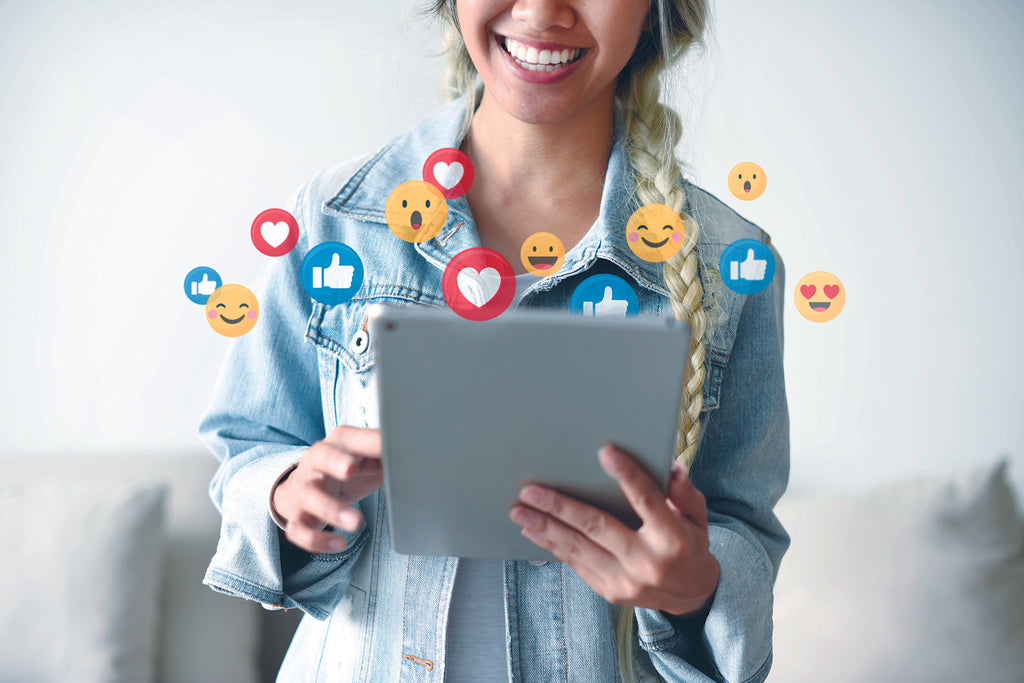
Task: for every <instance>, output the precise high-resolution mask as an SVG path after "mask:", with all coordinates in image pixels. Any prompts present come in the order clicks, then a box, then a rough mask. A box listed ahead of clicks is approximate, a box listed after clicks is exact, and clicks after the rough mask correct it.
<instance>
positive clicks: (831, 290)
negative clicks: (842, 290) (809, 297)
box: [812, 285, 839, 299]
mask: <svg viewBox="0 0 1024 683" xmlns="http://www.w3.org/2000/svg"><path fill="white" fill-rule="evenodd" d="M822 290H824V292H825V296H827V297H828V298H829V299H835V298H836V296H837V295H838V294H839V285H825V286H824V287H822ZM812 293H813V292H812Z"/></svg>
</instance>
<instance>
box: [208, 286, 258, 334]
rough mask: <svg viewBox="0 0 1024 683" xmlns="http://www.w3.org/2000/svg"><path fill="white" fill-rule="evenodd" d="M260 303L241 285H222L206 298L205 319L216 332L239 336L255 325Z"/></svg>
mask: <svg viewBox="0 0 1024 683" xmlns="http://www.w3.org/2000/svg"><path fill="white" fill-rule="evenodd" d="M259 317H260V303H259V302H258V301H257V300H256V295H255V294H253V293H252V292H250V291H249V290H248V289H247V288H245V287H243V286H242V285H223V286H221V287H218V288H217V289H216V290H214V292H213V294H211V295H210V298H209V299H207V300H206V321H207V322H208V323H210V327H212V328H213V331H214V332H216V333H217V334H222V335H224V336H225V337H241V336H242V335H243V334H245V333H246V332H248V331H249V330H251V329H252V328H253V327H255V326H256V321H257V320H258V319H259Z"/></svg>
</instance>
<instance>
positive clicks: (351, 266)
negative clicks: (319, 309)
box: [299, 242, 363, 306]
mask: <svg viewBox="0 0 1024 683" xmlns="http://www.w3.org/2000/svg"><path fill="white" fill-rule="evenodd" d="M299 277H300V278H301V279H302V286H303V288H304V289H305V290H306V293H307V294H309V295H310V296H311V297H313V298H314V299H316V300H317V301H319V302H320V303H322V304H328V305H330V306H333V305H336V304H343V303H345V302H346V301H348V300H349V299H351V298H352V297H353V296H355V293H356V292H357V291H359V287H360V285H362V284H363V261H362V259H360V258H359V254H357V253H356V251H355V249H353V248H352V247H350V246H348V245H347V244H342V243H341V242H321V243H320V244H318V245H316V246H315V247H313V248H312V249H310V250H309V251H308V252H307V253H306V256H305V257H304V258H303V259H302V267H301V269H300V270H299Z"/></svg>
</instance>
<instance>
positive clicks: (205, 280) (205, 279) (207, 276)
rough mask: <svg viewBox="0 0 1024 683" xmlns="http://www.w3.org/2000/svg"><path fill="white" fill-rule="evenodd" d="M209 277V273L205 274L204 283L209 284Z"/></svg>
mask: <svg viewBox="0 0 1024 683" xmlns="http://www.w3.org/2000/svg"><path fill="white" fill-rule="evenodd" d="M209 276H210V275H209V273H203V282H209V280H208V279H207V278H209Z"/></svg>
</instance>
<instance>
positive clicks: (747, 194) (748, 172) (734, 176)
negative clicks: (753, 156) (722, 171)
mask: <svg viewBox="0 0 1024 683" xmlns="http://www.w3.org/2000/svg"><path fill="white" fill-rule="evenodd" d="M767 186H768V176H766V175H765V174H764V169H763V168H761V167H760V166H758V165H757V164H755V163H754V162H753V161H744V162H741V163H739V164H736V165H735V166H733V167H732V170H731V171H729V191H730V192H732V194H733V196H734V197H736V199H742V200H743V201H745V202H749V201H750V200H752V199H757V198H758V197H760V196H761V194H762V193H764V188H765V187H767Z"/></svg>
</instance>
